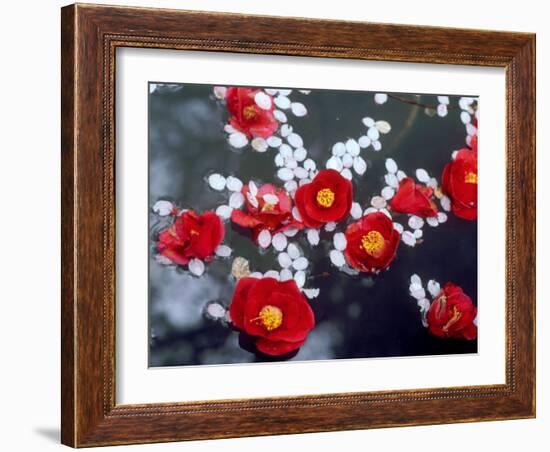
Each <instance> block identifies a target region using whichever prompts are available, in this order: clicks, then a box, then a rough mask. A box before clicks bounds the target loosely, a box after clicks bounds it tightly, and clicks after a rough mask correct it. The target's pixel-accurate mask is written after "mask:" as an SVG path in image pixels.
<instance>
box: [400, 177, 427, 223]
mask: <svg viewBox="0 0 550 452" xmlns="http://www.w3.org/2000/svg"><path fill="white" fill-rule="evenodd" d="M390 207H391V209H392V210H393V211H394V212H398V213H408V214H411V215H417V216H419V217H424V218H426V217H434V216H436V215H437V206H436V205H435V202H434V201H433V190H432V189H431V188H430V187H426V186H425V185H420V184H416V183H415V182H414V180H413V179H412V178H410V177H405V178H404V179H402V180H401V182H400V183H399V188H398V190H397V193H396V194H395V196H394V197H393V198H392V200H391V202H390Z"/></svg>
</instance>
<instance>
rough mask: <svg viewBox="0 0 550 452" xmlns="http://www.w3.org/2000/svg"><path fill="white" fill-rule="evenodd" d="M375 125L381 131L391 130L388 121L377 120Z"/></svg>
mask: <svg viewBox="0 0 550 452" xmlns="http://www.w3.org/2000/svg"><path fill="white" fill-rule="evenodd" d="M375 125H376V128H377V129H378V131H379V132H380V133H383V134H386V133H390V131H391V125H390V123H389V122H388V121H376V124H375Z"/></svg>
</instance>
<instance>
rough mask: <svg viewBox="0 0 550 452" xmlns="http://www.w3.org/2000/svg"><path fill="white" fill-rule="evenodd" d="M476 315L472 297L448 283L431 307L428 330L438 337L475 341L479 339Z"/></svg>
mask: <svg viewBox="0 0 550 452" xmlns="http://www.w3.org/2000/svg"><path fill="white" fill-rule="evenodd" d="M476 315H477V308H476V307H475V306H474V304H473V303H472V300H471V299H470V297H469V296H468V295H466V294H465V293H464V292H462V289H461V288H460V287H458V286H456V285H454V284H453V283H447V284H446V285H445V287H444V288H443V289H442V290H441V292H440V293H439V295H437V297H436V298H435V299H434V301H433V302H432V305H431V306H430V310H429V311H428V316H427V321H428V329H429V331H430V333H432V334H433V335H434V336H438V337H444V338H453V339H468V340H473V339H475V338H477V326H476V325H475V324H474V319H475V318H476Z"/></svg>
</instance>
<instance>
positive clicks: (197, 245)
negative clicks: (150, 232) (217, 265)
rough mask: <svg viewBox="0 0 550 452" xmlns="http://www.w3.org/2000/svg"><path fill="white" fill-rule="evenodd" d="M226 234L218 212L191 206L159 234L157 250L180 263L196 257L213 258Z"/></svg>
mask: <svg viewBox="0 0 550 452" xmlns="http://www.w3.org/2000/svg"><path fill="white" fill-rule="evenodd" d="M224 234H225V230H224V227H223V223H222V221H221V220H220V217H218V215H216V214H215V213H214V212H211V211H208V212H204V213H203V214H200V215H199V214H197V213H195V212H194V211H192V210H188V211H186V212H184V213H182V214H181V215H179V216H178V217H176V220H175V222H174V224H172V226H170V227H169V228H168V229H165V230H164V231H162V232H161V233H160V234H159V238H158V242H157V251H158V252H159V254H161V255H163V256H165V257H167V258H168V259H170V260H171V261H172V262H174V263H175V264H179V265H187V263H188V262H189V261H190V260H191V259H194V258H196V259H200V260H209V259H211V258H212V256H213V255H214V252H215V250H216V248H217V247H218V245H219V244H220V243H221V242H222V240H223V236H224Z"/></svg>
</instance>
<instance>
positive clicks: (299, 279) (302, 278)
mask: <svg viewBox="0 0 550 452" xmlns="http://www.w3.org/2000/svg"><path fill="white" fill-rule="evenodd" d="M294 281H295V282H296V285H297V286H298V287H300V288H302V287H304V284H305V283H306V274H305V272H303V271H302V270H299V271H297V272H296V273H295V274H294Z"/></svg>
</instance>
